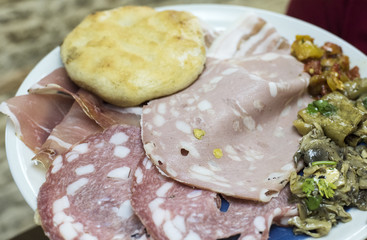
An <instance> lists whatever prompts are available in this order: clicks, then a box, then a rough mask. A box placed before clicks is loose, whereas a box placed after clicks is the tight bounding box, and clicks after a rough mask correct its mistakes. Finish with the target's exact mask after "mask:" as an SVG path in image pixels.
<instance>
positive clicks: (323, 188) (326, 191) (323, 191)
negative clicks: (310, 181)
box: [317, 179, 336, 198]
mask: <svg viewBox="0 0 367 240" xmlns="http://www.w3.org/2000/svg"><path fill="white" fill-rule="evenodd" d="M317 186H318V188H319V193H320V195H321V196H322V197H323V196H325V197H326V198H332V197H333V196H334V189H336V186H335V185H334V184H332V183H329V182H327V181H325V179H319V180H318V181H317Z"/></svg>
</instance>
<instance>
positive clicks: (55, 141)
mask: <svg viewBox="0 0 367 240" xmlns="http://www.w3.org/2000/svg"><path fill="white" fill-rule="evenodd" d="M102 130H103V129H102V128H101V127H100V126H99V125H98V124H96V123H95V122H94V121H93V120H92V119H90V118H89V117H88V116H87V115H86V114H85V113H84V111H83V110H82V109H81V107H80V106H79V104H78V103H77V102H74V104H73V106H72V107H71V109H70V111H69V112H68V113H67V114H66V116H65V117H64V119H63V120H62V121H61V122H60V123H59V124H58V125H57V126H55V128H53V130H52V132H51V134H50V135H49V137H48V138H47V140H46V141H45V143H44V144H43V145H42V147H41V148H40V149H39V151H38V152H37V153H36V155H35V156H34V157H33V158H32V159H33V160H37V161H39V162H41V163H42V164H43V166H44V167H45V168H46V169H48V168H49V166H50V164H51V163H52V161H53V159H54V158H55V157H56V156H57V155H60V154H62V153H64V152H65V151H66V150H68V149H69V148H70V147H71V146H72V145H73V144H75V143H77V142H79V141H81V140H83V139H84V138H86V137H87V136H89V135H92V134H93V133H96V132H101V131H102Z"/></svg>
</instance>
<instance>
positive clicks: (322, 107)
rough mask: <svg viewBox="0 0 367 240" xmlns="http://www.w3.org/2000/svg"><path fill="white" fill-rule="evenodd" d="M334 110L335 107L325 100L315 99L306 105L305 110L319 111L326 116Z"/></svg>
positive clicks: (313, 112)
mask: <svg viewBox="0 0 367 240" xmlns="http://www.w3.org/2000/svg"><path fill="white" fill-rule="evenodd" d="M336 110H337V108H336V107H335V106H334V105H332V104H330V103H329V102H328V101H326V100H316V101H313V102H312V103H310V104H308V106H307V112H308V113H309V114H316V113H318V112H319V113H321V114H322V115H323V116H326V117H329V116H331V115H333V114H335V113H336Z"/></svg>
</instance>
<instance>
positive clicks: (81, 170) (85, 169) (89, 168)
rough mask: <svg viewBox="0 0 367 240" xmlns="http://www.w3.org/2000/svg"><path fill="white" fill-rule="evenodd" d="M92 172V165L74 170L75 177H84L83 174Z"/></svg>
mask: <svg viewBox="0 0 367 240" xmlns="http://www.w3.org/2000/svg"><path fill="white" fill-rule="evenodd" d="M92 172H94V165H93V164H88V165H85V166H80V167H78V168H76V169H75V173H76V174H77V175H85V174H89V173H92Z"/></svg>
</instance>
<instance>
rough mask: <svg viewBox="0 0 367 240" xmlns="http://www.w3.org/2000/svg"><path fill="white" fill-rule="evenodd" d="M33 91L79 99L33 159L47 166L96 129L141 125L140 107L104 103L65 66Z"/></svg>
mask: <svg viewBox="0 0 367 240" xmlns="http://www.w3.org/2000/svg"><path fill="white" fill-rule="evenodd" d="M29 92H30V93H31V94H33V95H36V94H38V95H39V94H45V95H46V94H47V95H50V96H57V95H60V94H61V95H70V96H71V97H73V98H74V99H75V100H76V101H75V103H74V105H73V107H72V109H70V111H69V113H68V114H67V115H66V116H65V117H64V119H63V121H62V122H61V123H60V124H58V125H57V126H56V127H55V128H54V129H53V130H52V132H51V134H50V136H49V137H48V138H47V140H46V141H45V143H44V144H43V145H42V147H41V148H40V149H39V151H37V154H36V155H35V156H34V157H33V160H37V161H39V162H41V163H42V164H43V165H44V166H45V167H46V169H47V168H48V167H49V165H50V163H52V161H53V159H54V157H55V156H57V155H58V154H62V153H63V152H64V151H66V150H67V149H68V148H69V147H70V146H71V145H73V144H74V143H77V142H78V141H80V140H82V139H84V138H85V137H87V136H89V135H90V134H92V133H94V132H98V131H102V130H103V128H108V127H110V126H112V125H114V124H127V125H134V126H138V125H139V121H140V115H139V111H136V109H138V108H132V109H133V110H135V111H133V110H132V111H129V109H121V108H118V107H113V106H111V105H109V104H105V103H103V101H102V100H101V99H100V98H98V97H97V96H95V95H93V94H91V93H89V92H88V91H86V90H84V89H80V88H79V87H77V86H76V85H75V84H74V83H73V82H72V81H71V80H70V78H69V77H68V75H67V74H66V71H65V69H64V68H59V69H56V70H55V71H53V72H52V73H51V74H49V75H47V76H46V77H45V78H43V79H42V80H41V81H39V82H37V83H36V84H34V85H33V86H32V87H31V88H30V89H29ZM130 110H131V109H130ZM138 110H139V109H138Z"/></svg>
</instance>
